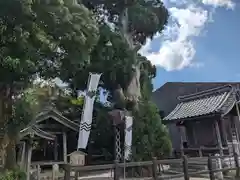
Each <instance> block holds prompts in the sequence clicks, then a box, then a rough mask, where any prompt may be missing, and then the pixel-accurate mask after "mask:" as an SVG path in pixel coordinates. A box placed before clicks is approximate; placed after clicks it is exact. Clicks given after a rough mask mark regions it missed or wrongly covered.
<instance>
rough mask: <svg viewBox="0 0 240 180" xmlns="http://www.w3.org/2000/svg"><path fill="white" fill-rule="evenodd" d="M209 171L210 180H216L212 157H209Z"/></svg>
mask: <svg viewBox="0 0 240 180" xmlns="http://www.w3.org/2000/svg"><path fill="white" fill-rule="evenodd" d="M208 170H209V178H210V180H215V177H214V172H213V165H212V157H211V156H210V155H209V156H208Z"/></svg>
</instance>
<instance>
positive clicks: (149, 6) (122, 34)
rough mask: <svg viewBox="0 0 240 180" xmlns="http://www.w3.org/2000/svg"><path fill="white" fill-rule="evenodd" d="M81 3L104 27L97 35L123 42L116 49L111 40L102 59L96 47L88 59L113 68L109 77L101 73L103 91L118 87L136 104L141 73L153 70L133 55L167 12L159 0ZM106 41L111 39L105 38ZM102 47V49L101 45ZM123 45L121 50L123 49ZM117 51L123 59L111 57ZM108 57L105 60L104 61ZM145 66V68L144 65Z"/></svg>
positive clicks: (86, 0) (85, 0)
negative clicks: (109, 46)
mask: <svg viewBox="0 0 240 180" xmlns="http://www.w3.org/2000/svg"><path fill="white" fill-rule="evenodd" d="M82 2H83V3H84V4H85V5H86V6H87V7H88V8H89V9H92V10H93V11H94V12H95V14H96V15H97V16H98V17H99V19H98V22H99V24H101V25H103V26H105V27H106V26H108V29H109V30H108V31H106V30H105V31H103V32H101V33H100V36H107V35H104V33H106V32H110V33H109V34H117V35H118V36H119V38H121V39H122V40H121V41H122V42H124V43H125V44H124V45H123V46H118V45H119V44H115V42H114V41H113V48H112V49H111V51H110V52H109V53H106V51H104V53H105V54H107V55H105V56H102V55H103V53H102V49H101V48H100V49H97V50H96V51H97V52H99V53H95V54H94V55H97V56H93V57H92V58H93V59H95V58H96V61H97V60H99V57H100V59H102V58H103V57H104V58H105V59H106V60H105V62H106V64H107V66H108V67H115V68H114V70H113V72H111V74H110V75H108V72H106V71H104V70H102V72H103V75H104V74H105V73H106V76H107V78H106V79H105V78H103V84H104V85H105V87H107V89H108V88H109V87H110V88H109V89H110V91H112V89H114V90H115V89H117V88H118V87H119V86H118V85H120V86H121V88H122V89H123V92H124V94H125V96H126V98H127V99H128V100H130V101H133V102H134V103H135V104H136V103H137V102H136V101H138V98H140V97H141V92H140V76H141V73H143V72H144V69H145V68H150V69H152V70H153V71H154V69H155V67H154V66H152V65H151V64H150V63H149V62H148V61H147V60H146V59H144V58H142V57H141V56H140V55H138V53H137V52H138V50H139V49H140V48H141V46H142V45H143V44H144V43H145V41H146V39H147V38H152V37H153V35H154V34H156V33H157V32H161V31H162V29H163V28H164V25H165V24H166V23H167V19H168V11H167V9H166V8H165V7H164V6H163V3H162V1H160V0H150V1H145V0H125V1H117V0H110V1H99V0H91V1H89V0H83V1H82ZM106 19H107V20H106ZM109 24H111V27H109ZM100 39H101V37H100ZM105 39H107V38H105ZM107 40H111V39H110V38H108V39H107ZM105 42H106V41H105ZM102 46H105V44H103V45H102ZM124 46H125V48H123V47H124ZM116 47H117V48H116ZM126 48H127V49H128V52H129V54H126V53H125V51H124V50H123V49H126ZM121 51H122V56H123V54H124V55H125V58H122V59H120V60H119V61H116V58H115V57H117V58H118V57H119V56H115V54H116V55H118V54H119V53H121ZM113 52H114V53H113ZM108 56H109V58H107V57H108ZM121 60H122V63H121ZM103 62H104V61H103ZM145 63H147V64H148V65H147V66H145V65H144V64H145ZM119 64H121V65H119ZM114 65H116V66H114ZM118 67H119V68H118ZM120 68H121V69H120ZM98 71H99V70H98ZM122 79H124V81H123V80H122ZM111 93H112V92H111Z"/></svg>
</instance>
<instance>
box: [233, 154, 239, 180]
mask: <svg viewBox="0 0 240 180" xmlns="http://www.w3.org/2000/svg"><path fill="white" fill-rule="evenodd" d="M233 155H234V161H235V165H236V177H240V167H239V158H238V154H237V153H236V152H234V154H233Z"/></svg>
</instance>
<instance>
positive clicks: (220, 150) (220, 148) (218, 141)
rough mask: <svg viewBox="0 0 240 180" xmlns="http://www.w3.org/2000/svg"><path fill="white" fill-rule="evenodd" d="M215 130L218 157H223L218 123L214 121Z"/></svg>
mask: <svg viewBox="0 0 240 180" xmlns="http://www.w3.org/2000/svg"><path fill="white" fill-rule="evenodd" d="M214 123H215V124H214V125H215V130H216V136H217V143H218V148H219V152H220V156H223V146H222V138H221V134H220V129H219V124H218V123H219V121H217V120H215V122H214Z"/></svg>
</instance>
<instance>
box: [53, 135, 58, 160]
mask: <svg viewBox="0 0 240 180" xmlns="http://www.w3.org/2000/svg"><path fill="white" fill-rule="evenodd" d="M54 160H55V161H57V160H58V138H57V135H56V139H55V141H54Z"/></svg>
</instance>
